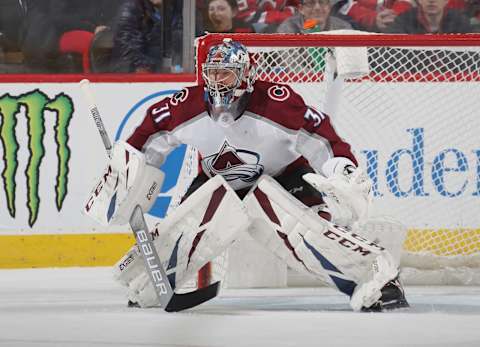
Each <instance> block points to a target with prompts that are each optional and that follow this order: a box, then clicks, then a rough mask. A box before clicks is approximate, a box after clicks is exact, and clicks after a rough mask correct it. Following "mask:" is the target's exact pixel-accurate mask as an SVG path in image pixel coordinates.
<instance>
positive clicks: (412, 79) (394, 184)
mask: <svg viewBox="0 0 480 347" xmlns="http://www.w3.org/2000/svg"><path fill="white" fill-rule="evenodd" d="M227 37H228V38H232V39H234V40H237V41H240V42H241V43H243V44H244V45H245V46H246V47H247V49H248V50H249V52H250V53H251V57H252V60H253V61H254V62H255V65H256V67H257V78H258V79H262V80H269V81H272V82H276V83H287V84H290V85H291V86H292V87H293V88H294V89H295V90H296V91H297V92H298V93H299V94H301V95H302V97H303V98H304V99H305V101H306V102H307V103H308V104H310V105H313V106H315V107H318V108H320V109H322V110H324V111H326V112H327V113H328V114H329V115H330V116H331V117H332V119H333V121H334V124H336V127H337V130H338V132H339V133H340V134H341V136H344V137H345V138H346V139H347V140H348V141H349V142H350V143H351V144H352V147H353V148H354V150H355V151H356V154H357V156H358V157H359V161H360V162H361V165H362V167H363V168H364V169H365V170H366V171H367V173H368V174H369V176H370V178H371V179H372V182H373V185H374V186H373V190H374V202H373V211H372V213H373V215H375V216H383V215H388V216H391V217H393V218H395V219H397V220H399V221H401V222H402V223H404V224H405V225H406V226H407V228H408V233H407V237H406V240H405V243H404V244H403V251H402V265H403V266H404V267H405V268H406V270H405V271H404V272H406V273H410V272H409V271H410V270H408V269H421V270H422V273H427V277H428V279H427V280H426V282H437V281H438V282H447V283H480V276H479V275H478V273H477V272H476V271H477V270H478V269H480V142H479V141H478V138H479V137H478V134H479V133H480V120H479V119H480V35H478V34H468V35H383V34H367V33H352V32H348V33H345V32H341V33H337V32H328V33H325V34H307V35H300V34H209V35H207V36H204V37H202V38H200V39H198V40H197V42H196V46H197V79H198V81H202V77H201V64H202V63H203V62H204V61H205V58H206V56H207V53H208V50H209V48H210V47H211V46H212V45H215V44H218V43H221V42H222V41H223V39H224V38H227ZM233 261H234V260H233ZM231 262H232V259H230V261H229V263H231ZM449 269H453V271H451V272H449V271H448V270H449ZM213 271H214V270H213ZM472 272H473V274H472ZM411 275H412V277H411V278H414V280H413V281H414V282H417V281H423V280H422V279H420V280H419V279H418V278H417V277H415V276H417V270H414V271H412V272H411ZM421 276H422V278H425V275H421Z"/></svg>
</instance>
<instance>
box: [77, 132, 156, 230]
mask: <svg viewBox="0 0 480 347" xmlns="http://www.w3.org/2000/svg"><path fill="white" fill-rule="evenodd" d="M163 179H164V174H163V172H162V171H161V170H159V169H157V168H156V167H153V166H151V165H148V164H147V163H146V160H145V155H144V154H143V153H142V152H140V151H138V150H137V149H135V148H134V147H132V146H130V145H129V144H128V143H126V142H122V141H120V142H117V143H115V146H114V147H113V151H112V157H111V159H110V162H109V163H108V165H107V168H106V169H105V171H104V173H103V175H102V176H101V177H100V179H99V180H98V183H97V184H96V185H95V187H94V188H93V190H92V192H91V194H90V196H89V198H88V200H87V202H86V204H85V207H84V210H83V211H84V213H85V214H86V215H87V216H89V217H90V218H92V219H94V220H96V221H97V222H99V223H100V224H103V225H109V224H114V225H121V224H127V223H128V221H129V218H130V216H131V215H132V213H133V209H134V208H135V206H137V205H140V207H141V208H142V210H143V211H144V212H147V211H149V210H150V208H151V207H152V205H153V203H154V202H155V199H156V197H157V195H158V192H159V191H160V188H161V186H162V183H163Z"/></svg>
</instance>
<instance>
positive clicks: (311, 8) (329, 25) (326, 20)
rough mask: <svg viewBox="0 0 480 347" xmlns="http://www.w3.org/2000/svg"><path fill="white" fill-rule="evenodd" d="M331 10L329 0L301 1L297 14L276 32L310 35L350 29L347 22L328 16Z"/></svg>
mask: <svg viewBox="0 0 480 347" xmlns="http://www.w3.org/2000/svg"><path fill="white" fill-rule="evenodd" d="M331 9H332V5H331V2H330V0H302V1H301V3H300V4H299V5H298V14H296V15H295V16H293V17H290V18H288V19H286V20H285V21H284V22H283V23H282V24H280V25H279V27H278V28H277V32H279V33H312V32H319V31H327V30H338V29H351V28H352V26H351V25H350V24H349V23H348V22H346V21H344V20H342V19H340V18H337V17H335V16H332V15H330V11H331Z"/></svg>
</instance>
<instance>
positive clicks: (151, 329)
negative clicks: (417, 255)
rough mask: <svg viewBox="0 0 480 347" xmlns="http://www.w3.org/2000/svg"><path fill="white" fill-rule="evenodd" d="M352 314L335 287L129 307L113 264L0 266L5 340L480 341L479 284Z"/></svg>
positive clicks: (192, 345) (275, 346)
mask: <svg viewBox="0 0 480 347" xmlns="http://www.w3.org/2000/svg"><path fill="white" fill-rule="evenodd" d="M406 292H407V298H408V299H409V301H410V303H411V305H412V308H411V309H409V310H406V311H396V312H389V313H380V314H378V313H354V312H351V310H350V308H349V305H348V302H347V299H346V297H344V296H342V295H341V294H338V293H337V292H335V291H333V290H331V289H328V288H288V289H248V290H244V289H242V290H224V291H223V292H222V294H221V296H220V297H219V298H216V299H214V300H212V301H211V302H209V303H206V304H204V305H202V306H199V307H197V308H195V309H193V310H190V311H186V312H182V313H173V314H172V313H165V312H163V311H162V310H161V309H156V308H155V309H132V308H127V307H126V300H125V297H124V293H123V290H122V288H120V287H118V286H117V285H116V283H114V282H113V280H112V279H111V274H110V269H107V268H80V269H79V268H70V269H29V270H2V271H0V346H13V347H16V346H22V347H23V346H93V347H97V346H160V347H164V346H168V347H207V346H208V347H235V346H245V347H246V346H255V347H256V346H259V347H260V346H261V347H283V346H295V347H297V346H298V347H303V346H367V347H370V346H476V347H478V346H480V288H479V287H407V288H406Z"/></svg>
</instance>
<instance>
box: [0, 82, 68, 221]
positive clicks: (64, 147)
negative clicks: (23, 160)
mask: <svg viewBox="0 0 480 347" xmlns="http://www.w3.org/2000/svg"><path fill="white" fill-rule="evenodd" d="M21 106H23V107H25V115H26V122H27V130H28V151H29V154H30V155H29V159H28V163H27V166H26V169H25V176H26V178H27V191H28V193H27V208H28V211H29V219H28V224H29V225H30V227H32V226H33V225H34V224H35V222H36V220H37V218H38V212H39V207H40V196H39V193H38V191H39V189H38V188H39V182H40V164H41V162H42V159H43V157H44V156H45V147H44V145H43V139H44V135H45V111H51V112H53V113H55V114H56V122H55V126H54V133H55V143H56V144H57V152H56V154H57V159H58V166H57V176H56V184H55V203H56V206H57V210H58V211H60V210H61V209H62V205H63V201H64V200H65V197H66V195H67V182H68V171H69V168H68V162H69V160H70V148H69V147H68V139H69V134H68V126H69V124H70V120H71V119H72V116H73V111H74V107H73V101H72V99H71V98H70V97H69V96H68V95H65V94H63V93H60V94H58V95H57V96H55V98H54V99H53V100H50V99H49V98H48V96H47V95H45V94H44V93H43V92H41V91H40V90H38V89H36V90H34V91H32V92H29V93H26V94H23V95H20V96H18V97H13V96H11V95H9V94H5V95H3V96H2V97H0V141H1V142H2V147H3V163H4V168H3V171H2V179H3V188H4V190H5V196H6V199H7V207H8V211H9V213H10V216H12V217H13V218H15V212H16V208H15V191H16V181H15V175H16V173H17V169H18V158H17V156H18V150H19V143H18V141H17V134H16V133H15V127H16V125H17V123H18V119H17V116H18V114H19V112H20V108H21Z"/></svg>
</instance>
